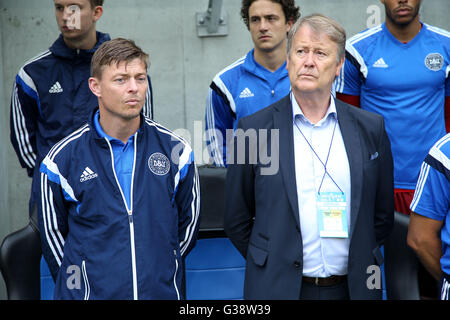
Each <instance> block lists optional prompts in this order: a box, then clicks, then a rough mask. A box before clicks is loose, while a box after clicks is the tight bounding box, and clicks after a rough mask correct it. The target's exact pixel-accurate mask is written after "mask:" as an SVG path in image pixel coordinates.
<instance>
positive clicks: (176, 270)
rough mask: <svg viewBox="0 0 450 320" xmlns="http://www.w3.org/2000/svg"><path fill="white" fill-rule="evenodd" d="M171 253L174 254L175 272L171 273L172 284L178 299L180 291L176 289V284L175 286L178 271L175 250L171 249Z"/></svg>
mask: <svg viewBox="0 0 450 320" xmlns="http://www.w3.org/2000/svg"><path fill="white" fill-rule="evenodd" d="M173 254H174V256H175V273H174V275H173V286H174V288H175V291H176V293H177V300H180V292H179V291H178V286H177V273H178V259H177V251H176V250H173Z"/></svg>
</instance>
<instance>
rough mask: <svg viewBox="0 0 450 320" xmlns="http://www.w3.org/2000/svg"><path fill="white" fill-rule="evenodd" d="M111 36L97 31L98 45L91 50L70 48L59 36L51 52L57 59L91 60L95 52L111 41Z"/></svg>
mask: <svg viewBox="0 0 450 320" xmlns="http://www.w3.org/2000/svg"><path fill="white" fill-rule="evenodd" d="M110 39H111V38H110V36H109V35H108V34H107V33H102V32H99V31H97V43H96V44H95V46H94V48H92V49H89V50H82V49H80V50H77V49H71V48H69V47H68V46H67V45H66V43H65V42H64V39H63V36H62V34H60V35H59V37H58V39H56V41H55V42H53V44H52V45H51V47H50V49H49V50H50V51H51V52H52V53H53V54H54V55H55V56H57V57H60V58H64V59H70V60H73V59H76V58H88V59H91V57H92V55H93V54H94V52H95V50H97V48H98V47H99V46H100V45H101V44H102V43H103V42H106V41H108V40H110Z"/></svg>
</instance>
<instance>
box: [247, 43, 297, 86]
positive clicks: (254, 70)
mask: <svg viewBox="0 0 450 320" xmlns="http://www.w3.org/2000/svg"><path fill="white" fill-rule="evenodd" d="M254 52H255V49H252V50H250V51H249V53H247V55H246V56H245V61H244V63H243V68H244V69H245V70H246V71H247V72H249V73H251V74H254V75H256V76H258V77H260V78H262V79H263V80H267V77H268V75H278V74H280V75H284V76H286V77H287V76H288V73H287V69H286V61H285V62H284V63H283V65H282V66H281V67H279V68H278V70H276V71H274V72H271V71H270V70H268V69H266V68H264V67H263V66H262V65H260V64H259V63H258V62H256V61H255V57H254Z"/></svg>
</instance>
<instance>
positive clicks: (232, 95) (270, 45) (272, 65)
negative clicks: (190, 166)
mask: <svg viewBox="0 0 450 320" xmlns="http://www.w3.org/2000/svg"><path fill="white" fill-rule="evenodd" d="M299 11H300V8H299V7H297V6H295V0H243V1H242V8H241V17H242V19H243V20H244V23H245V25H246V26H247V28H248V30H249V31H250V34H251V36H252V40H253V44H254V48H253V49H252V50H250V52H248V53H247V55H245V56H243V57H242V58H240V59H238V60H237V61H236V62H234V63H232V64H231V65H229V66H228V67H226V68H225V69H223V70H222V71H220V72H219V73H218V74H217V75H216V76H215V77H214V79H213V81H212V82H211V85H210V88H209V91H208V98H207V102H206V116H205V118H206V126H205V127H206V137H207V146H208V150H209V152H210V156H211V158H212V160H213V161H214V165H215V166H218V167H224V166H226V165H227V163H226V145H227V142H228V141H226V136H227V131H229V130H236V127H237V123H238V120H239V119H240V118H242V117H245V116H248V115H250V114H252V113H255V112H256V111H258V110H261V109H263V108H265V107H267V106H269V105H271V104H272V103H274V102H276V101H278V100H280V99H281V98H282V97H284V96H285V95H287V94H288V93H289V90H290V88H291V83H290V82H289V77H288V72H287V70H286V39H287V34H288V32H289V30H290V28H291V26H292V25H293V24H294V23H295V21H297V19H298V18H299V17H300V12H299Z"/></svg>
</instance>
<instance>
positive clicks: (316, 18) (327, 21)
mask: <svg viewBox="0 0 450 320" xmlns="http://www.w3.org/2000/svg"><path fill="white" fill-rule="evenodd" d="M303 25H308V26H309V27H310V28H311V29H312V30H313V31H314V32H315V33H316V34H326V35H327V36H328V37H329V38H330V40H331V41H333V42H334V43H336V45H337V48H338V51H337V59H338V61H337V62H338V63H339V62H340V61H341V59H342V58H344V57H345V41H346V39H347V36H346V34H345V29H344V27H343V26H342V25H341V24H340V23H339V22H337V21H335V20H333V19H331V18H329V17H327V16H325V15H323V14H320V13H315V14H312V15H309V16H306V17H304V18H301V19H300V20H298V21H297V22H296V23H295V24H294V25H293V26H292V28H291V30H290V31H289V34H288V40H287V53H288V55H289V53H290V52H291V47H292V40H293V39H294V36H295V34H296V33H297V31H298V30H299V29H300V27H302V26H303Z"/></svg>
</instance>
